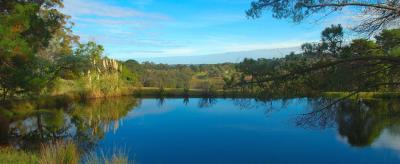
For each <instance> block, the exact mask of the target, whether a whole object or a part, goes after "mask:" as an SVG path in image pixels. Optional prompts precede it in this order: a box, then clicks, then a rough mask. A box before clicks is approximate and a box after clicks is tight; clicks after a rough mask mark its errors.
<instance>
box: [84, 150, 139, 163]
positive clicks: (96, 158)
mask: <svg viewBox="0 0 400 164" xmlns="http://www.w3.org/2000/svg"><path fill="white" fill-rule="evenodd" d="M83 163H96V164H126V163H133V162H132V161H131V162H130V161H129V159H128V158H127V155H126V153H124V152H122V151H117V152H114V153H112V155H111V157H106V155H104V154H103V153H102V154H96V153H90V154H89V155H88V156H87V157H86V158H85V159H84V160H83Z"/></svg>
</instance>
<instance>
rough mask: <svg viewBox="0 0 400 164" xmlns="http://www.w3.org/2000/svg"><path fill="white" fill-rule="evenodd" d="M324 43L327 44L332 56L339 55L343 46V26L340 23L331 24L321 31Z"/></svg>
mask: <svg viewBox="0 0 400 164" xmlns="http://www.w3.org/2000/svg"><path fill="white" fill-rule="evenodd" d="M321 39H322V44H324V45H326V47H327V48H328V50H329V51H330V52H331V53H332V56H337V54H338V53H339V52H340V49H341V48H342V43H343V28H342V26H341V25H340V24H339V25H331V27H328V28H325V30H324V31H322V33H321Z"/></svg>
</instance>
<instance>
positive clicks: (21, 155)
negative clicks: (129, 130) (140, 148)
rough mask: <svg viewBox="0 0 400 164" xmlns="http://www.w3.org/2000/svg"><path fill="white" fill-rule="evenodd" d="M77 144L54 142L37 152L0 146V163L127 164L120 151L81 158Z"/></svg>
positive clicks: (127, 161)
mask: <svg viewBox="0 0 400 164" xmlns="http://www.w3.org/2000/svg"><path fill="white" fill-rule="evenodd" d="M81 155H82V154H81V152H79V150H78V148H77V146H76V145H75V144H74V143H72V142H56V143H54V144H48V145H43V146H42V147H41V149H40V150H39V151H38V152H28V151H23V150H17V149H14V148H9V147H8V148H0V163H5V164H14V163H18V164H31V163H33V164H55V163H60V164H78V163H99V164H103V163H104V164H127V163H129V160H128V157H127V156H126V155H125V154H122V153H116V154H112V155H111V156H110V158H106V157H105V156H99V155H97V154H94V153H92V154H89V156H88V157H87V158H82V156H81Z"/></svg>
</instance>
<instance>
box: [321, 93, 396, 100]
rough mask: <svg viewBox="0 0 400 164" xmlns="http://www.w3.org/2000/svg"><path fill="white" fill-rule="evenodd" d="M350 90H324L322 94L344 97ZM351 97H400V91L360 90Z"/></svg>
mask: <svg viewBox="0 0 400 164" xmlns="http://www.w3.org/2000/svg"><path fill="white" fill-rule="evenodd" d="M350 94H351V92H325V93H324V94H323V95H324V96H326V97H333V98H338V97H346V96H348V95H350ZM349 98H351V99H357V98H362V99H377V98H400V92H360V93H357V94H355V95H353V96H351V97H349Z"/></svg>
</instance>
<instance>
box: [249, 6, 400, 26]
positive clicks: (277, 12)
mask: <svg viewBox="0 0 400 164" xmlns="http://www.w3.org/2000/svg"><path fill="white" fill-rule="evenodd" d="M346 7H347V8H357V9H360V10H353V11H358V12H360V14H362V15H363V16H364V17H365V16H366V17H365V18H362V20H361V22H360V23H359V24H358V25H357V26H356V27H355V30H356V31H358V32H362V33H368V34H373V33H376V32H378V31H380V30H382V29H385V28H387V27H390V26H398V23H397V21H398V20H399V17H400V1H398V0H384V1H364V0H336V1H332V0H256V1H253V2H252V3H251V8H250V9H249V10H247V12H246V14H247V16H248V17H251V18H259V17H260V16H261V15H262V12H263V11H264V10H270V11H272V13H273V15H272V16H273V17H274V18H278V19H287V18H288V19H292V21H294V22H301V21H302V20H304V19H305V18H306V17H308V16H310V15H314V14H317V13H324V14H330V13H334V12H338V11H341V10H342V9H343V8H346Z"/></svg>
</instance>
